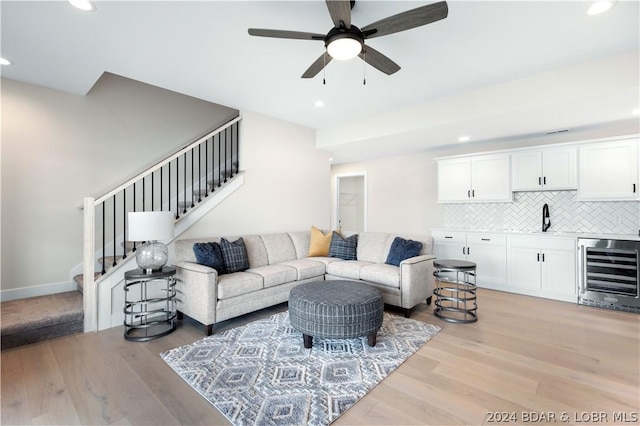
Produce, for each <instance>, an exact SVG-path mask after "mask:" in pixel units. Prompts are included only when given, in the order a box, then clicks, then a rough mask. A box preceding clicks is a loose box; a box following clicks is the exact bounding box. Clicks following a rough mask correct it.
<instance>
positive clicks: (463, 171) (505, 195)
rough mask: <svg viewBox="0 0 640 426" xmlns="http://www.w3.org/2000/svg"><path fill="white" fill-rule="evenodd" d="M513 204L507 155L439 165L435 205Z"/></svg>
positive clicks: (457, 160) (450, 160) (472, 157)
mask: <svg viewBox="0 0 640 426" xmlns="http://www.w3.org/2000/svg"><path fill="white" fill-rule="evenodd" d="M494 201H500V202H504V201H512V196H511V188H510V165H509V154H508V153H501V154H489V155H476V156H471V157H460V158H451V159H446V160H439V161H438V202H441V203H456V202H458V203H459V202H465V203H469V202H494Z"/></svg>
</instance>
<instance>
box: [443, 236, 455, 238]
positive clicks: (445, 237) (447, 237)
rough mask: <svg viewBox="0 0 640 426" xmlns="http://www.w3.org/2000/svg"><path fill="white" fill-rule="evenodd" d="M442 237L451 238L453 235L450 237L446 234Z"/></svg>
mask: <svg viewBox="0 0 640 426" xmlns="http://www.w3.org/2000/svg"><path fill="white" fill-rule="evenodd" d="M444 237H445V238H453V237H450V236H448V235H445V236H444Z"/></svg>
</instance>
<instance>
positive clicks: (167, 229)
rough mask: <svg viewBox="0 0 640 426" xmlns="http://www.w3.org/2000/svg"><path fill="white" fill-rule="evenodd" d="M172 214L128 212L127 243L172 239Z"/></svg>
mask: <svg viewBox="0 0 640 426" xmlns="http://www.w3.org/2000/svg"><path fill="white" fill-rule="evenodd" d="M174 220H175V219H174V217H173V213H172V212H162V211H159V212H129V226H128V229H129V235H128V240H129V241H158V240H168V239H171V238H173V235H174V234H173V225H174Z"/></svg>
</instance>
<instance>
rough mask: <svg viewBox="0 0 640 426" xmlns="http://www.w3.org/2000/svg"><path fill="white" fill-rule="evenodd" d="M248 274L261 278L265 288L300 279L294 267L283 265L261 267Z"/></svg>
mask: <svg viewBox="0 0 640 426" xmlns="http://www.w3.org/2000/svg"><path fill="white" fill-rule="evenodd" d="M246 272H248V273H252V274H256V275H259V276H261V277H262V283H263V286H264V288H267V287H274V286H277V285H280V284H284V283H289V282H291V281H295V280H296V278H297V277H298V271H296V269H295V268H294V267H293V266H287V265H282V264H276V265H267V266H259V267H257V268H251V269H247V271H246Z"/></svg>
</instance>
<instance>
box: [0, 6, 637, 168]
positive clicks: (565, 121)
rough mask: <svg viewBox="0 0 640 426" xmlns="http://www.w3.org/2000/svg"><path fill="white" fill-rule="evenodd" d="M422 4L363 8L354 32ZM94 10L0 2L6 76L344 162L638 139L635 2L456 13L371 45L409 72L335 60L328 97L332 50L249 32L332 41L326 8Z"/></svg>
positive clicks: (454, 9) (452, 9) (355, 15)
mask: <svg viewBox="0 0 640 426" xmlns="http://www.w3.org/2000/svg"><path fill="white" fill-rule="evenodd" d="M428 3H430V2H425V1H373V0H357V2H356V5H355V7H354V9H353V11H352V22H353V24H355V25H357V26H359V27H363V26H364V25H366V24H369V23H372V22H374V21H376V20H379V19H381V18H384V17H387V16H389V15H393V14H396V13H399V12H402V11H406V10H409V9H412V8H415V7H419V6H422V5H424V4H428ZM96 4H97V7H98V8H97V11H95V12H90V13H86V12H81V11H79V10H77V9H74V8H73V7H72V6H71V5H69V4H68V3H67V2H65V1H43V2H41V1H6V0H2V1H1V3H0V8H1V9H0V13H1V18H2V21H1V23H2V27H1V31H2V33H1V36H2V38H1V42H2V46H1V47H2V49H1V54H2V57H5V58H7V59H9V60H11V61H12V62H13V65H10V66H3V67H2V70H1V72H2V76H3V77H7V78H10V79H15V80H19V81H24V82H28V83H32V84H36V85H41V86H45V87H49V88H53V89H57V90H62V91H66V92H70V93H75V94H79V95H84V94H86V93H87V92H88V91H89V90H90V89H91V87H92V85H93V84H94V83H95V81H96V80H97V79H98V78H99V77H100V75H101V74H102V73H103V72H105V71H108V72H111V73H114V74H118V75H121V76H124V77H128V78H132V79H135V80H139V81H142V82H145V83H148V84H153V85H156V86H159V87H163V88H166V89H170V90H173V91H176V92H180V93H184V94H186V95H190V96H194V97H197V98H201V99H205V100H208V101H211V102H215V103H218V104H222V105H226V106H229V107H232V108H237V109H239V110H251V111H256V112H259V113H263V114H266V115H270V116H274V117H278V118H282V119H284V120H288V121H291V122H294V123H298V124H301V125H304V126H307V127H311V128H314V129H317V130H318V131H317V145H318V147H321V148H325V149H327V150H329V151H331V152H332V155H333V156H334V158H335V160H336V162H345V161H356V160H361V159H367V158H375V157H378V156H382V155H393V154H404V153H411V152H415V151H419V150H425V149H434V148H442V147H445V146H446V147H451V146H454V145H455V144H457V143H458V142H457V138H458V136H460V135H461V134H463V133H464V134H468V135H469V136H471V138H472V142H471V143H482V142H486V141H492V140H493V141H495V140H517V139H518V138H520V139H522V138H531V137H536V136H539V135H544V134H545V133H547V132H549V131H554V130H560V129H569V130H570V131H569V132H568V133H567V134H570V133H571V132H574V134H580V135H581V137H587V136H589V135H590V134H594V135H595V134H597V135H602V134H607V132H610V133H615V132H621V131H622V132H629V131H630V132H633V133H636V132H638V128H639V124H638V121H639V119H638V117H637V116H635V117H634V116H632V115H631V111H632V109H634V108H637V107H638V106H639V105H640V92H639V90H640V89H639V88H640V84H639V81H638V80H639V79H640V77H639V75H640V66H639V54H638V52H639V49H640V8H639V5H640V2H639V1H638V0H628V1H625V0H619V1H618V2H617V3H616V4H615V6H614V7H613V8H612V9H611V10H610V11H609V12H607V13H605V14H603V15H599V16H594V17H591V16H587V14H586V10H587V8H588V6H589V5H590V2H587V1H565V2H560V1H480V0H475V1H457V0H453V1H448V5H449V16H448V18H447V19H444V20H442V21H439V22H435V23H433V24H430V25H426V26H423V27H420V28H416V29H412V30H409V31H405V32H401V33H397V34H393V35H388V36H384V37H379V38H375V39H371V40H370V41H368V42H367V43H368V44H370V45H371V46H372V47H374V48H375V49H377V50H379V51H380V52H382V53H384V54H386V55H387V56H389V57H390V58H391V59H393V60H394V61H395V62H397V63H398V64H399V65H400V66H401V67H402V69H401V70H400V71H399V72H397V73H396V74H394V75H392V76H387V75H384V74H382V73H380V72H379V71H377V70H375V69H373V68H371V67H369V66H366V67H365V66H364V64H363V62H362V61H361V60H359V59H355V60H352V61H349V62H339V61H332V62H331V63H330V64H329V65H328V66H327V68H326V73H325V74H324V77H325V78H326V82H327V84H326V85H323V84H322V79H323V74H322V73H321V74H319V75H318V76H316V78H314V79H308V80H307V79H301V78H300V75H301V74H302V73H303V72H304V71H305V70H306V69H307V67H308V66H309V65H310V64H311V63H312V62H313V61H314V60H315V59H316V58H318V57H319V56H320V55H321V54H322V52H323V49H324V46H323V43H322V42H315V41H303V40H285V39H269V38H262V37H251V36H249V35H248V34H247V29H248V28H250V27H255V28H274V29H287V30H297V31H309V32H319V33H326V32H327V31H329V29H330V28H331V27H332V23H331V19H330V17H329V14H328V12H327V9H326V5H325V3H324V2H323V1H266V0H265V1H195V2H187V1H159V2H151V1H99V2H96ZM363 74H364V75H366V85H363V84H362V81H363ZM318 99H321V100H323V101H324V102H325V106H324V107H323V108H317V107H315V106H314V103H315V101H316V100H318Z"/></svg>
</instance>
